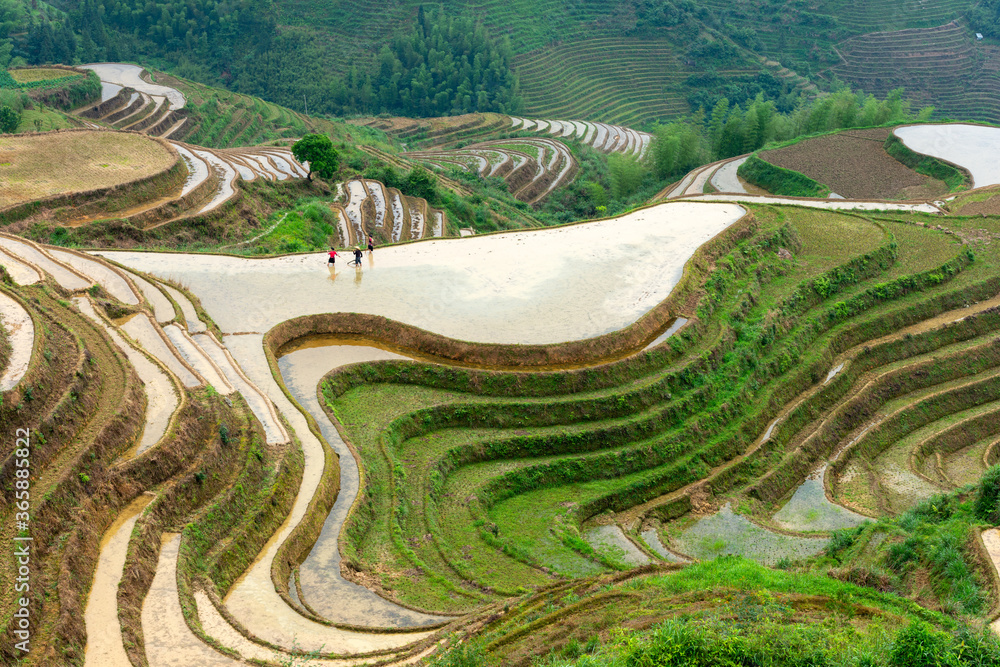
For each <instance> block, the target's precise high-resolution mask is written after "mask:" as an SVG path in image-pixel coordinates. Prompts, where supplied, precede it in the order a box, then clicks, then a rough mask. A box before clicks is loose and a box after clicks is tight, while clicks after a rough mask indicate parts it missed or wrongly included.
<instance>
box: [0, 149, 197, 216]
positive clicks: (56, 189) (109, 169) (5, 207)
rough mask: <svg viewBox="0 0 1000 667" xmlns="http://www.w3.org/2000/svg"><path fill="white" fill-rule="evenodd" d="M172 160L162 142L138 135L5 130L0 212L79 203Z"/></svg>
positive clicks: (159, 171)
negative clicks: (45, 202) (40, 203)
mask: <svg viewBox="0 0 1000 667" xmlns="http://www.w3.org/2000/svg"><path fill="white" fill-rule="evenodd" d="M177 160H178V158H177V155H176V153H175V152H174V151H172V150H170V149H169V148H167V147H166V145H164V144H163V143H161V142H158V141H156V140H154V139H150V138H149V137H145V136H143V135H139V134H129V133H125V134H122V133H112V132H99V131H94V130H73V131H64V132H44V133H40V134H19V135H7V136H4V137H3V138H2V139H0V173H3V177H4V187H3V192H2V194H0V216H4V217H8V216H9V215H10V213H9V211H10V209H12V208H13V207H16V206H17V205H19V204H24V203H27V202H37V201H39V200H49V201H50V202H52V204H55V203H56V202H59V203H62V202H63V201H65V203H66V204H72V203H79V202H81V201H85V200H86V198H87V197H88V196H89V197H90V198H94V197H97V196H99V194H103V193H106V192H108V191H110V190H114V189H117V188H122V187H126V186H130V185H135V184H137V183H140V182H143V181H145V180H147V179H150V178H153V177H156V176H162V175H164V174H166V173H167V172H168V171H169V170H170V168H171V167H172V166H173V165H174V164H175V163H176V162H177ZM70 197H72V199H70ZM8 219H9V218H8Z"/></svg>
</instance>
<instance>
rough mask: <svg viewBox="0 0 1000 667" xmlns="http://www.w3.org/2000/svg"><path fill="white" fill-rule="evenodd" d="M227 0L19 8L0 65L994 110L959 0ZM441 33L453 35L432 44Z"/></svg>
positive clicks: (291, 81)
mask: <svg viewBox="0 0 1000 667" xmlns="http://www.w3.org/2000/svg"><path fill="white" fill-rule="evenodd" d="M18 4H19V5H20V3H18ZM239 4H240V11H239V12H238V13H237V14H228V13H225V12H222V13H220V12H219V11H218V9H217V8H216V3H214V2H212V3H208V4H207V5H205V7H204V8H195V7H194V6H189V5H186V4H184V3H180V2H176V1H174V0H171V1H169V2H163V3H160V4H159V5H156V7H158V8H159V9H157V8H154V7H153V6H152V5H149V6H147V5H141V3H137V2H133V1H132V0H130V1H129V2H126V3H115V4H114V5H110V4H107V3H102V2H94V1H92V0H67V1H65V2H61V3H57V6H58V8H59V9H58V10H55V9H54V10H52V11H43V10H42V9H39V8H37V7H35V6H33V5H29V4H27V3H25V4H23V5H22V7H23V8H22V9H19V10H17V11H15V12H14V13H13V14H12V20H11V22H10V23H11V24H12V26H13V27H12V28H11V29H10V36H9V37H7V39H6V40H5V43H7V44H9V46H10V49H11V51H10V55H9V56H4V57H3V58H2V59H0V65H4V64H6V63H7V62H8V61H10V62H12V63H14V64H42V63H50V62H99V61H102V60H141V61H142V62H150V63H155V64H156V65H157V66H159V67H161V68H163V69H166V70H169V71H171V72H172V73H174V74H177V75H181V76H184V77H187V78H189V79H192V80H198V81H200V82H201V83H202V84H210V85H215V86H225V87H227V88H229V89H230V90H232V91H236V92H240V93H243V94H248V95H255V96H259V97H261V98H263V99H266V100H268V101H270V102H273V103H278V104H282V105H284V106H286V107H289V108H290V109H294V110H295V111H297V112H299V113H304V112H307V111H309V110H311V112H312V113H313V114H338V115H343V114H378V113H393V114H402V115H417V116H434V115H442V114H461V113H469V112H478V113H484V112H498V113H505V114H514V115H518V114H520V115H525V116H528V117H542V118H545V117H550V118H551V117H560V118H566V119H579V120H584V121H591V122H605V123H614V124H622V125H630V126H633V127H635V129H649V128H650V127H651V125H652V123H654V122H656V121H668V120H673V119H677V118H679V117H683V116H687V115H689V114H692V113H694V112H696V111H697V110H698V109H699V108H702V109H704V110H706V111H709V110H711V109H712V108H713V107H714V105H715V104H716V102H717V101H718V100H719V99H721V98H723V97H725V98H727V99H728V100H729V101H730V103H732V104H734V105H735V104H740V105H742V106H745V104H746V103H747V102H748V101H750V100H753V99H754V97H756V95H757V94H758V93H762V94H763V95H764V96H765V98H766V99H769V100H772V101H774V102H776V103H777V104H778V106H779V108H781V109H782V110H784V111H787V110H790V109H791V108H793V107H794V105H795V103H796V99H797V98H798V97H799V96H800V95H802V96H805V97H806V98H812V97H814V96H815V95H816V94H817V93H818V92H821V91H827V90H832V89H835V88H837V87H838V86H839V85H840V84H841V83H847V84H849V85H851V86H852V87H854V88H856V89H859V90H862V91H864V92H866V93H873V94H876V95H879V96H882V95H885V94H886V93H887V92H888V91H890V90H892V89H894V88H898V87H905V88H906V91H907V94H908V96H910V97H911V98H912V99H914V100H915V101H916V102H917V103H919V104H920V105H933V106H935V107H936V108H937V109H938V114H939V117H961V118H968V119H975V120H996V119H997V118H998V115H997V114H998V111H997V109H998V108H1000V103H998V97H997V95H998V93H997V90H1000V88H998V86H997V81H996V79H997V71H998V66H997V57H998V53H1000V51H998V47H997V42H996V39H997V38H996V34H998V32H997V30H996V28H995V24H996V21H995V17H993V16H992V15H991V14H990V11H991V9H990V7H987V6H985V5H984V6H979V5H980V4H981V3H975V2H972V1H971V0H929V1H928V2H924V3H921V4H919V6H918V5H913V6H910V5H905V4H903V5H901V4H899V3H897V2H889V1H888V0H878V1H876V2H871V3H867V4H864V5H863V6H855V5H854V4H851V3H845V2H842V1H841V0H827V1H824V2H820V3H814V4H813V5H810V6H808V7H807V6H804V5H802V4H801V3H796V2H786V1H784V0H782V1H779V2H763V1H762V0H739V1H738V2H727V3H723V2H718V1H716V0H706V1H705V2H698V3H693V2H683V1H676V2H675V1H674V0H664V1H663V2H646V1H641V2H640V1H638V0H616V1H615V2H611V3H606V2H595V1H594V0H575V1H574V2H570V3H560V2H552V1H551V0H545V1H544V2H542V3H541V4H539V3H524V2H523V0H515V1H514V2H513V3H497V2H492V1H483V2H476V3H472V4H469V3H454V2H445V3H442V4H441V5H439V8H440V10H438V9H437V8H433V9H432V8H430V7H428V8H427V11H426V12H423V10H422V9H421V8H422V7H423V5H421V3H419V2H416V1H411V0H407V1H406V2H398V3H394V4H391V5H388V6H386V5H384V4H378V3H374V2H371V1H370V0H363V1H362V2H355V3H345V2H340V1H339V0H331V1H323V2H316V1H312V2H287V1H285V0H275V1H274V2H273V3H272V2H250V1H249V0H244V1H242V2H241V3H239ZM436 7H438V6H436ZM63 11H65V12H67V13H65V14H63V13H62V12H63ZM438 11H440V13H435V12H438ZM536 17H543V19H544V20H536ZM446 21H458V22H459V23H460V24H461V25H462V28H461V30H458V29H455V28H451V29H448V30H444V32H442V33H434V26H435V25H438V24H441V25H444V22H446ZM455 25H458V23H456V24H455ZM475 26H478V27H475ZM977 31H979V32H982V33H984V34H985V35H986V37H985V39H984V40H983V41H977V40H976V39H975V33H976V32H977ZM456 34H459V35H461V34H465V35H467V37H466V38H464V41H463V40H462V39H456V40H454V41H449V40H451V36H453V35H456ZM0 53H3V52H2V51H0ZM279 72H280V76H279V75H278V73H279ZM484 81H490V84H489V85H487V86H485V87H484ZM501 90H502V91H503V92H502V93H501V92H498V91H501ZM244 111H245V112H246V113H245V114H244V116H245V117H246V118H247V120H248V121H249V119H250V118H251V117H252V116H253V115H254V114H255V113H256V112H255V111H253V110H251V109H249V108H245V109H244ZM237 122H240V121H237ZM230 129H233V128H224V127H223V128H218V127H213V128H211V129H210V131H212V132H215V131H222V130H226V131H227V132H228V130H230ZM206 131H209V129H208V128H206ZM251 136H252V135H251Z"/></svg>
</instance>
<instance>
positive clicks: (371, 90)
mask: <svg viewBox="0 0 1000 667" xmlns="http://www.w3.org/2000/svg"><path fill="white" fill-rule="evenodd" d="M512 59H513V57H512V55H511V51H510V45H509V44H508V43H502V44H497V43H496V42H495V41H494V40H493V39H491V38H490V36H489V34H488V33H487V32H486V30H485V29H484V28H483V26H482V25H477V24H475V23H474V22H473V20H472V19H469V18H453V17H451V16H448V15H447V14H445V13H444V12H443V11H440V10H438V11H429V12H426V13H425V12H424V8H423V5H421V6H420V7H419V9H418V11H417V22H416V26H415V27H414V29H413V31H412V32H411V33H410V34H409V35H406V36H400V37H397V38H396V39H395V40H394V41H393V42H392V44H391V46H383V47H382V49H381V50H380V51H379V54H378V62H377V65H376V73H375V74H374V75H373V76H365V75H354V76H349V77H348V78H347V79H346V81H345V83H344V84H343V85H342V86H340V87H337V88H335V89H334V91H333V98H334V103H335V104H337V105H338V107H339V108H338V109H337V110H338V111H339V113H374V112H382V113H385V112H389V113H395V114H398V115H401V116H411V115H413V116H447V115H450V114H462V113H471V112H477V111H478V112H484V111H498V112H501V113H517V112H519V111H520V110H521V99H520V97H519V94H518V93H519V91H518V83H517V77H516V76H515V75H514V73H513V72H512V71H511V69H510V67H511V64H512Z"/></svg>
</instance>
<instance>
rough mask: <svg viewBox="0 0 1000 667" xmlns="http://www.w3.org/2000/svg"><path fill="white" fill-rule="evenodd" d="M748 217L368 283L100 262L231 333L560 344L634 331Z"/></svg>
mask: <svg viewBox="0 0 1000 667" xmlns="http://www.w3.org/2000/svg"><path fill="white" fill-rule="evenodd" d="M743 214H744V209H743V208H742V207H740V206H737V205H734V204H709V205H705V204H699V203H692V202H677V203H673V202H672V203H667V204H661V205H659V206H656V207H653V208H649V209H644V210H641V211H636V212H634V213H631V214H628V215H626V216H622V217H620V218H615V219H610V220H601V221H597V222H591V223H586V224H580V225H570V226H566V227H559V228H550V229H542V230H535V231H525V232H511V233H506V234H495V235H489V236H475V237H470V238H464V239H446V240H434V241H424V242H420V243H413V244H408V245H405V246H399V247H390V248H380V249H379V257H378V264H377V267H374V268H372V269H366V270H365V271H364V279H363V280H362V281H357V280H356V281H350V280H346V281H345V280H337V281H331V280H330V279H329V272H328V271H327V269H326V256H325V254H324V253H316V254H315V255H293V256H287V257H279V258H274V259H245V258H238V257H219V256H207V255H181V254H169V253H132V252H110V251H108V252H103V251H102V252H101V254H103V255H106V256H108V257H111V258H113V259H115V260H116V261H119V262H121V263H123V264H126V265H128V266H133V267H137V268H139V267H141V268H142V269H143V270H146V271H149V272H151V273H154V274H156V275H160V276H173V277H176V278H178V279H180V280H181V281H183V282H184V283H185V284H187V285H189V286H190V289H191V290H192V291H193V292H194V293H195V294H197V295H198V297H199V298H200V299H201V301H202V304H203V305H204V307H205V309H206V310H207V311H208V312H210V313H211V314H212V317H213V319H214V320H215V321H216V323H217V324H218V325H219V326H220V327H221V328H222V330H223V331H224V332H229V333H235V332H248V331H254V332H258V333H263V332H265V331H267V330H268V329H270V328H272V327H273V326H274V325H276V324H278V323H279V322H282V321H284V320H287V319H290V318H293V317H296V316H299V315H307V314H313V313H323V312H338V311H340V312H365V313H373V314H377V315H384V316H386V317H390V318H393V319H396V320H399V321H402V322H405V323H408V324H412V325H415V326H418V327H421V328H424V329H427V330H430V331H433V332H435V333H440V334H443V335H446V336H451V337H454V338H459V339H463V340H473V341H483V342H497V343H554V342H563V341H567V340H577V339H580V338H588V337H591V336H596V335H600V334H604V333H609V332H611V331H616V330H618V329H621V328H622V327H624V326H627V325H628V324H631V323H632V322H634V321H635V320H636V319H638V318H639V317H641V316H642V315H643V314H644V313H646V312H647V311H648V310H649V309H650V308H652V307H653V306H655V305H656V304H658V303H660V302H661V301H663V299H665V298H666V297H667V296H668V295H669V293H670V291H671V289H673V287H674V285H676V284H677V281H678V280H679V279H680V277H681V274H682V272H683V267H684V264H685V262H686V261H687V260H688V259H689V258H690V257H691V255H692V254H693V253H694V251H695V250H696V249H697V248H698V247H699V246H700V245H702V244H703V243H704V242H705V241H707V240H709V239H711V238H712V237H714V236H715V235H716V234H718V233H719V232H720V231H722V230H723V229H725V228H726V227H727V226H729V225H730V224H732V223H733V222H735V221H736V220H738V219H739V218H740V217H742V215H743Z"/></svg>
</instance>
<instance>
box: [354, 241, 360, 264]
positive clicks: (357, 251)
mask: <svg viewBox="0 0 1000 667" xmlns="http://www.w3.org/2000/svg"><path fill="white" fill-rule="evenodd" d="M354 264H355V265H356V266H357V267H358V268H359V269H360V268H361V248H359V247H357V246H354Z"/></svg>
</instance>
